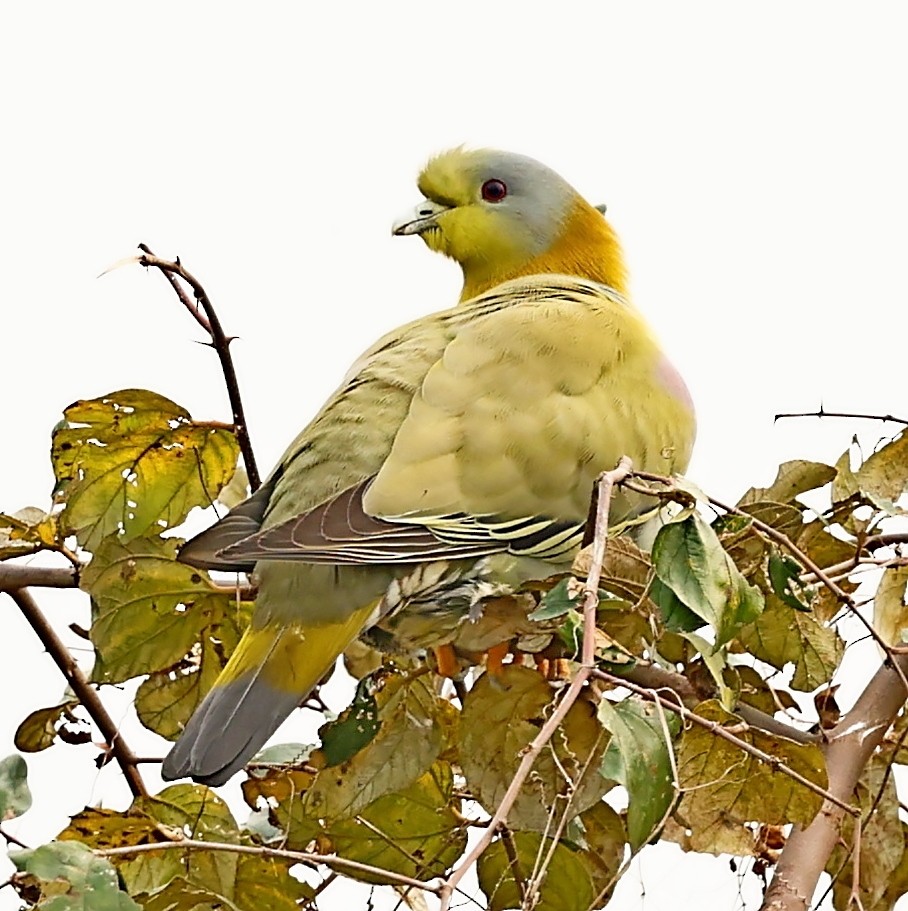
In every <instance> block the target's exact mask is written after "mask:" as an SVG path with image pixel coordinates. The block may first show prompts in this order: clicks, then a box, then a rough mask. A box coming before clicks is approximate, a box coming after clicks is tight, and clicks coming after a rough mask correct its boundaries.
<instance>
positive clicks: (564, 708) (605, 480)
mask: <svg viewBox="0 0 908 911" xmlns="http://www.w3.org/2000/svg"><path fill="white" fill-rule="evenodd" d="M631 468H632V466H631V461H630V459H629V458H628V457H627V456H623V457H622V458H621V461H620V462H619V463H618V465H617V466H616V467H615V468H613V469H612V470H611V471H604V472H603V473H602V474H601V475H599V479H598V481H597V483H596V491H597V499H596V528H595V535H594V537H593V549H592V556H591V566H590V571H589V574H588V576H587V580H586V585H585V588H586V596H585V598H584V604H583V651H582V664H581V666H580V668H579V669H578V670H577V672H576V674H575V675H574V679H573V680H572V681H571V684H570V686H569V687H568V689H567V691H566V692H565V694H564V696H563V697H562V699H561V701H560V702H559V703H558V706H557V708H556V709H555V711H554V712H552V714H551V715H550V716H549V719H548V720H547V721H546V723H545V724H544V725H543V726H542V728H541V729H540V731H539V733H538V734H537V735H536V737H535V738H533V742H532V743H530V745H529V746H527V747H526V748H525V749H524V751H523V758H522V759H521V760H520V765H519V766H518V767H517V771H516V772H515V774H514V777H513V778H512V779H511V783H510V784H509V785H508V789H507V791H505V794H504V797H503V798H502V799H501V803H500V804H499V805H498V809H497V810H496V811H495V814H494V815H493V816H492V819H491V821H490V822H489V826H488V828H487V829H486V830H485V832H483V833H482V837H481V838H480V839H479V841H478V842H476V844H475V845H474V846H473V849H472V850H471V851H470V852H469V853H468V854H467V856H466V857H465V858H464V859H463V860H462V861H461V863H460V864H459V865H458V867H457V868H456V869H455V870H454V871H452V873H451V875H450V876H449V877H448V878H447V879H446V880H445V881H444V882H443V883H442V884H441V886H440V887H439V891H438V894H439V896H440V898H441V904H440V906H439V911H449V909H450V907H451V897H452V895H453V894H454V890H455V889H456V888H457V885H458V883H459V882H460V881H461V879H463V877H464V875H465V874H466V872H467V870H469V869H470V868H471V867H472V866H473V864H475V863H476V861H477V860H479V858H480V856H481V855H482V854H483V852H484V851H485V850H486V848H488V846H489V845H490V844H491V843H492V839H493V838H494V837H495V834H496V832H497V831H498V829H499V827H501V826H503V825H504V824H505V823H506V822H507V818H508V813H510V811H511V807H512V806H513V805H514V801H515V800H516V799H517V795H518V794H519V793H520V789H521V787H523V783H524V782H525V781H526V779H527V777H528V776H529V774H530V772H531V770H532V768H533V765H534V764H535V762H536V759H537V758H538V757H539V754H540V753H541V752H542V750H543V747H545V745H546V744H547V743H548V742H549V740H551V738H552V736H553V735H554V733H555V731H557V730H558V727H559V726H560V724H561V722H562V721H563V720H564V718H565V716H566V715H567V713H568V711H569V710H570V708H571V706H572V705H573V704H574V703H575V702H576V701H577V697H578V696H579V695H580V693H581V691H582V690H583V687H584V685H585V684H586V681H587V679H588V678H589V676H590V674H591V673H592V671H593V663H594V659H595V634H596V607H597V606H598V604H599V577H600V574H601V572H602V561H603V560H604V559H605V547H606V543H607V541H608V513H609V507H610V506H611V499H612V490H613V489H614V486H615V484H617V483H618V482H619V481H621V480H622V479H623V478H625V477H627V475H628V474H629V472H630V471H631Z"/></svg>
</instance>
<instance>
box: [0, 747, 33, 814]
mask: <svg viewBox="0 0 908 911" xmlns="http://www.w3.org/2000/svg"><path fill="white" fill-rule="evenodd" d="M27 776H28V766H27V765H26V764H25V760H24V759H23V758H22V757H21V756H17V755H16V754H15V753H14V754H13V755H12V756H6V757H5V758H3V759H0V822H2V821H3V820H5V819H13V818H14V817H16V816H21V815H22V814H23V813H24V812H25V811H26V810H27V809H28V808H29V807H30V806H31V805H32V795H31V791H29V789H28V782H27V781H26V778H27Z"/></svg>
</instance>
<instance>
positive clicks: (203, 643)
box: [80, 538, 246, 734]
mask: <svg viewBox="0 0 908 911" xmlns="http://www.w3.org/2000/svg"><path fill="white" fill-rule="evenodd" d="M179 544H180V541H179V540H178V539H175V538H169V539H166V540H165V539H162V538H139V539H136V540H134V541H130V542H128V543H123V542H121V541H119V540H118V539H116V538H107V539H106V540H105V541H103V542H102V543H101V545H100V546H99V547H98V548H97V550H96V552H95V555H94V557H93V558H92V561H91V563H89V565H88V566H87V567H86V568H85V569H84V570H83V571H82V577H81V582H80V586H81V588H82V589H83V591H87V592H88V593H89V594H90V595H91V597H92V614H93V622H92V627H91V640H92V642H93V643H94V646H95V649H96V650H97V652H98V656H99V659H100V664H99V666H97V667H96V668H95V670H94V672H93V679H94V681H95V682H98V683H119V682H121V681H123V680H128V679H129V678H130V677H135V676H137V675H139V674H149V673H154V672H155V671H167V672H169V671H171V670H172V669H174V668H176V666H177V665H178V664H180V663H181V662H182V661H183V659H184V658H186V657H187V656H190V657H192V656H195V660H194V661H190V662H189V663H188V665H187V666H186V667H185V669H182V668H181V670H182V672H183V673H184V674H185V673H192V674H198V671H199V658H201V659H202V660H203V661H204V660H205V659H210V660H211V662H212V663H213V664H214V665H215V666H216V669H217V670H220V668H221V667H223V665H224V664H225V663H226V661H227V658H228V657H229V655H230V653H231V652H232V651H233V649H234V648H235V647H236V643H237V642H238V640H239V636H240V633H241V631H242V627H243V626H244V625H245V621H246V618H245V616H242V615H241V613H240V611H238V609H237V604H236V601H235V599H234V598H232V597H231V596H229V595H226V594H224V593H222V592H218V591H216V590H215V589H214V587H213V586H212V585H211V582H210V581H209V579H208V576H207V574H206V573H204V572H202V571H201V570H198V569H195V568H193V567H191V566H186V565H185V564H183V563H178V562H176V551H177V547H178V545H179ZM203 670H204V668H203ZM215 675H216V671H215V672H214V673H210V674H209V675H208V677H209V680H208V685H210V681H211V680H213V677H214V676H215ZM156 682H159V681H156ZM180 686H181V684H176V683H175V684H174V688H175V690H179V688H180ZM177 695H183V694H182V693H178V694H177ZM201 695H203V694H202V693H201V692H197V693H195V694H194V695H193V698H194V702H192V703H190V705H188V706H187V705H183V706H182V708H181V709H180V711H179V713H178V715H179V717H174V718H170V719H167V723H166V724H162V725H161V727H162V728H163V729H164V730H167V731H168V733H171V734H172V733H174V732H175V731H176V730H177V729H178V727H179V721H180V720H182V721H185V720H186V717H187V716H186V710H187V708H192V707H194V705H195V704H197V702H198V699H199V698H200V696H201ZM176 701H177V697H176V695H175V696H174V702H176ZM148 714H149V713H148V712H146V717H147V716H148Z"/></svg>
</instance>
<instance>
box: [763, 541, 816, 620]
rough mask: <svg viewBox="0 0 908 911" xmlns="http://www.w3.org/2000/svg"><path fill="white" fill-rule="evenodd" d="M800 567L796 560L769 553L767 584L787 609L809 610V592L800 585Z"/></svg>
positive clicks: (774, 551) (773, 552)
mask: <svg viewBox="0 0 908 911" xmlns="http://www.w3.org/2000/svg"><path fill="white" fill-rule="evenodd" d="M800 575H801V565H800V564H799V563H798V562H797V560H793V559H792V558H791V557H788V556H785V555H783V554H780V553H779V552H778V551H777V550H775V549H773V550H771V551H770V553H769V582H770V584H771V585H772V590H773V591H774V592H775V593H776V594H777V595H778V596H779V598H781V599H782V601H784V602H785V603H786V604H787V605H788V606H789V607H792V608H794V609H795V610H799V611H809V610H810V603H809V602H810V592H809V591H808V589H807V588H805V586H803V585H802V584H801V581H800Z"/></svg>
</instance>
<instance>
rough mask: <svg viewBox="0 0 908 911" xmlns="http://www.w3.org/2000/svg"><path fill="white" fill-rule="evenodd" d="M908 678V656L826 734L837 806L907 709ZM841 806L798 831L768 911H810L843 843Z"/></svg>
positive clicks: (831, 806) (883, 672)
mask: <svg viewBox="0 0 908 911" xmlns="http://www.w3.org/2000/svg"><path fill="white" fill-rule="evenodd" d="M893 665H898V666H897V667H894V666H893ZM906 673H908V655H898V656H896V657H894V658H893V659H891V660H890V661H886V662H885V663H884V664H883V665H882V667H880V669H879V670H878V671H877V672H876V674H875V675H874V676H873V679H872V680H871V681H870V683H868V684H867V686H866V688H865V689H864V691H863V693H861V695H860V696H859V697H858V700H857V702H855V704H854V706H853V708H852V709H851V710H850V711H848V712H846V714H845V715H843V716H842V718H841V719H840V721H839V723H838V724H837V725H836V726H835V727H834V728H830V729H829V730H827V731H826V736H827V738H828V743H827V744H826V745H825V747H824V748H823V749H824V752H825V754H826V768H827V771H828V773H829V791H830V793H831V794H832V795H833V796H835V797H836V798H837V801H845V800H848V799H849V798H850V797H851V795H852V793H853V791H854V788H855V785H856V784H857V782H858V778H859V777H860V774H861V772H862V771H863V769H864V766H865V765H866V764H867V762H868V760H869V759H870V757H871V756H872V755H873V752H874V750H875V749H876V748H877V747H878V746H879V744H880V742H881V741H882V739H883V737H884V736H885V734H886V731H887V730H888V729H889V726H890V725H891V724H892V721H893V720H894V719H895V717H896V715H897V714H898V712H899V710H900V709H901V708H902V706H903V704H904V702H905V698H906V696H908V690H906V688H905V683H904V680H905V674H906ZM837 801H831V800H827V801H826V802H825V803H824V805H823V807H822V808H821V809H820V812H819V813H817V815H816V817H815V818H814V820H813V822H812V823H811V824H810V825H809V826H807V828H801V827H799V826H795V828H794V829H793V830H792V833H791V835H790V836H789V838H788V842H787V844H786V845H785V848H784V850H783V851H782V856H781V858H780V859H779V862H778V864H777V865H776V869H775V874H774V876H773V879H772V882H771V883H770V884H769V889H768V890H767V892H766V897H765V899H764V901H763V905H762V911H804V909H807V908H808V907H809V906H810V901H811V898H812V897H813V893H814V890H815V889H816V886H817V882H818V881H819V878H820V874H821V873H822V872H823V870H824V868H825V866H826V862H827V860H828V859H829V855H830V854H831V853H832V849H833V848H834V847H835V845H836V843H837V842H838V841H839V838H840V834H839V826H840V824H841V821H842V816H843V811H842V809H841V807H840V804H839V803H838V802H837Z"/></svg>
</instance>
